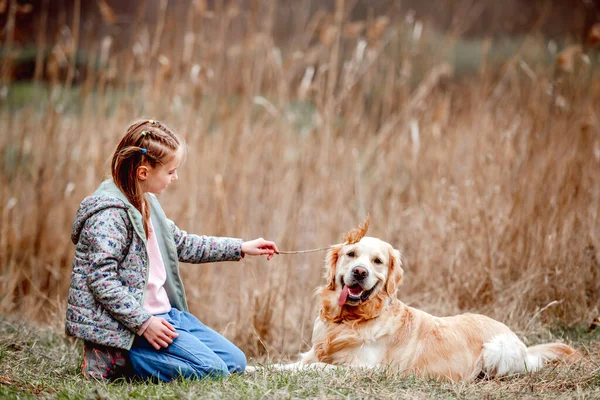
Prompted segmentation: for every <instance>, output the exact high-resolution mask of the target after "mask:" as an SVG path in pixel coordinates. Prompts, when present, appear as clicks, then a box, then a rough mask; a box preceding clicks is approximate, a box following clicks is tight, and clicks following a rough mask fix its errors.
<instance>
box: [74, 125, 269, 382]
mask: <svg viewBox="0 0 600 400" xmlns="http://www.w3.org/2000/svg"><path fill="white" fill-rule="evenodd" d="M185 151H186V149H185V144H184V143H183V141H182V140H181V139H180V138H179V137H178V136H177V135H176V134H174V133H173V132H171V131H170V130H169V128H167V127H166V126H165V125H163V124H161V123H160V122H157V121H152V120H150V121H140V122H136V123H134V124H133V125H131V126H130V127H129V129H128V130H127V133H126V134H125V137H124V138H123V139H122V140H121V142H120V143H119V145H118V147H117V149H116V151H115V153H114V155H113V158H112V165H111V167H112V168H111V169H112V180H108V181H105V182H103V183H102V184H101V185H100V187H99V188H98V189H97V190H96V192H95V193H94V194H93V195H91V196H89V197H87V198H86V199H84V200H83V201H82V202H81V205H80V207H79V211H78V212H77V216H76V217H75V222H74V223H73V232H72V234H71V239H72V241H73V243H74V244H75V245H76V248H75V258H74V261H73V273H72V277H71V286H70V289H69V298H68V306H67V320H66V332H67V334H69V335H71V336H75V337H77V338H80V339H83V340H84V360H83V367H82V372H83V374H84V376H86V377H87V378H89V377H94V378H98V379H102V378H111V377H116V376H120V375H122V374H123V371H124V370H125V369H126V368H125V367H126V366H127V365H126V359H129V361H130V364H131V368H132V369H133V373H134V374H135V375H136V376H140V377H142V378H157V379H161V380H164V381H170V380H172V379H174V378H177V377H186V378H201V377H205V376H211V377H213V376H226V375H228V374H230V373H233V372H237V373H241V372H243V371H244V369H245V367H246V357H245V355H244V353H242V351H241V350H240V349H238V348H237V347H236V346H235V345H233V344H232V343H231V342H229V341H228V340H227V339H225V338H224V337H223V336H221V335H220V334H218V333H217V332H215V331H213V330H212V329H210V328H208V327H207V326H205V325H204V324H202V322H200V321H199V320H198V319H197V318H195V317H194V316H193V315H192V314H190V313H189V312H188V307H187V302H186V298H185V291H184V288H183V284H182V282H181V278H180V277H179V267H178V261H182V262H189V263H206V262H215V261H232V260H233V261H237V260H240V259H241V258H243V257H244V255H246V254H247V255H252V256H254V255H267V260H270V259H271V258H272V257H273V254H276V253H277V252H278V250H277V246H276V245H275V243H273V242H269V241H266V240H264V239H262V238H260V239H256V240H251V241H248V242H244V241H242V240H241V239H234V238H225V237H209V236H197V235H192V234H188V233H186V232H184V231H182V230H180V229H179V228H177V226H176V225H175V223H173V221H171V220H169V219H168V218H167V217H166V216H165V214H164V212H163V210H162V208H161V207H160V204H159V203H158V200H157V199H156V196H155V195H157V194H159V193H161V192H162V191H163V190H164V189H166V188H167V186H169V184H171V182H173V181H174V180H177V168H178V166H179V164H180V163H181V161H182V159H183V158H184V156H185ZM123 350H128V351H123ZM126 355H128V357H125V356H126Z"/></svg>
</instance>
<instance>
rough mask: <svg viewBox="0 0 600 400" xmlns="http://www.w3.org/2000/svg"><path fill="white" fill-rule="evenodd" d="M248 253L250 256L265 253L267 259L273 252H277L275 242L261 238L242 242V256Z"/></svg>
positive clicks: (271, 256)
mask: <svg viewBox="0 0 600 400" xmlns="http://www.w3.org/2000/svg"><path fill="white" fill-rule="evenodd" d="M245 254H248V255H250V256H262V255H265V254H267V260H270V259H271V258H273V255H274V254H279V250H277V245H276V244H275V242H269V241H268V240H265V239H263V238H258V239H254V240H250V241H248V242H244V243H242V256H243V255H245Z"/></svg>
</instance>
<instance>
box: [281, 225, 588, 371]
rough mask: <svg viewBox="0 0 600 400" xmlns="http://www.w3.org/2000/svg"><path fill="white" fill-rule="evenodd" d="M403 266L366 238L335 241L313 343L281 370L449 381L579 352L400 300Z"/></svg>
mask: <svg viewBox="0 0 600 400" xmlns="http://www.w3.org/2000/svg"><path fill="white" fill-rule="evenodd" d="M403 275H404V271H403V269H402V260H401V254H400V251H398V250H396V249H394V248H393V247H392V246H391V245H390V244H389V243H386V242H384V241H382V240H380V239H377V238H374V237H367V236H364V237H362V238H360V239H359V240H357V241H356V242H355V243H349V244H348V243H344V244H340V245H336V246H333V247H332V248H331V249H330V251H329V252H328V254H327V257H326V279H327V284H326V286H324V287H322V288H320V290H319V291H318V294H319V296H320V301H321V308H320V311H319V316H318V317H317V319H316V321H315V324H314V328H313V336H312V343H313V345H312V348H311V349H310V350H309V351H308V352H306V353H303V354H301V358H300V361H298V362H297V363H294V364H287V365H282V364H276V365H275V369H278V370H298V369H304V368H310V367H313V368H314V367H324V368H325V369H328V368H335V366H349V367H365V368H378V367H384V368H390V367H392V368H396V369H397V370H399V371H401V372H402V373H403V374H415V375H418V376H422V377H436V378H445V379H449V380H451V381H464V380H473V379H476V378H484V377H485V378H494V377H500V376H504V375H510V374H518V373H524V372H532V371H536V370H539V369H540V368H541V367H542V365H543V364H544V363H545V362H546V361H550V360H557V359H563V358H567V357H574V356H575V355H576V351H575V350H574V349H573V348H571V347H569V346H567V345H566V344H563V343H549V344H542V345H537V346H532V347H527V346H526V345H525V344H524V343H523V342H522V341H521V340H520V339H519V338H518V337H517V335H516V334H515V333H514V332H512V331H511V330H510V329H509V328H508V327H507V326H506V325H504V324H503V323H501V322H498V321H496V320H494V319H492V318H489V317H486V316H484V315H478V314H462V315H457V316H452V317H435V316H433V315H430V314H428V313H426V312H424V311H421V310H418V309H416V308H413V307H409V306H407V305H405V304H404V303H402V302H401V301H400V300H398V298H397V290H398V286H399V285H400V283H401V282H402V279H403Z"/></svg>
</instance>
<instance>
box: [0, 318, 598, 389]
mask: <svg viewBox="0 0 600 400" xmlns="http://www.w3.org/2000/svg"><path fill="white" fill-rule="evenodd" d="M567 335H568V339H569V341H570V342H572V343H575V344H576V346H577V347H578V348H580V349H581V351H582V352H583V353H584V354H586V357H585V358H584V359H583V360H581V361H580V362H578V363H576V364H572V365H566V364H562V363H559V364H555V365H548V366H546V367H545V368H544V369H542V370H540V371H538V372H536V373H533V374H524V375H515V376H511V377H505V378H502V379H495V380H483V381H476V382H468V383H467V382H459V383H451V382H447V381H443V380H435V379H428V380H426V379H420V378H417V377H414V376H401V375H400V374H398V373H397V372H393V371H391V370H372V371H365V370H351V369H345V368H340V369H339V370H337V371H333V372H332V371H319V370H313V371H303V372H299V373H289V372H282V371H274V370H272V369H270V368H269V367H268V366H267V367H266V368H264V369H262V370H261V371H260V372H257V373H252V374H244V375H242V376H230V377H229V378H227V379H223V380H200V381H191V380H181V381H176V382H172V383H158V384H157V383H152V382H128V381H124V380H119V381H116V382H114V383H109V384H107V383H99V382H90V381H86V380H85V379H83V377H82V376H81V373H80V365H81V354H82V350H81V343H73V342H72V341H68V340H66V339H65V338H64V336H62V334H60V333H59V334H57V333H56V332H53V331H52V330H51V329H47V328H40V327H38V326H36V325H34V324H30V323H23V322H22V321H16V320H14V319H6V318H2V317H0V397H2V398H11V399H12V398H19V399H23V398H40V397H42V398H58V399H90V398H96V399H98V398H100V399H123V398H157V399H182V398H184V399H195V398H199V397H201V398H203V399H223V398H226V399H264V398H268V399H305V398H317V399H398V398H403V399H404V398H406V399H431V398H444V399H507V398H520V399H557V398H560V399H570V398H578V399H597V398H598V397H599V396H600V374H599V368H600V367H599V365H598V363H597V360H598V359H600V358H599V357H600V346H599V345H598V333H596V334H594V335H591V336H589V335H587V334H584V333H582V332H578V331H572V332H568V333H567ZM532 339H535V338H532ZM594 360H596V361H594Z"/></svg>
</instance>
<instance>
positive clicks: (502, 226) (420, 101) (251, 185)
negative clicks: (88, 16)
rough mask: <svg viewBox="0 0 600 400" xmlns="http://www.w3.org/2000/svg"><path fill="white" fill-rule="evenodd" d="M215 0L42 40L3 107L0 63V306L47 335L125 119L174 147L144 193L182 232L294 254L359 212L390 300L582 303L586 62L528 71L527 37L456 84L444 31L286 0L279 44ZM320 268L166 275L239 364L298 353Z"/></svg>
mask: <svg viewBox="0 0 600 400" xmlns="http://www.w3.org/2000/svg"><path fill="white" fill-rule="evenodd" d="M236 4H237V3H235V2H232V3H224V2H219V1H217V2H216V6H215V8H214V9H209V8H208V7H207V6H206V4H205V3H204V2H198V1H196V2H191V3H190V4H189V8H183V9H178V10H175V11H173V12H172V13H171V12H169V11H168V7H167V6H168V4H167V2H166V1H160V2H158V6H159V7H158V9H156V10H152V11H153V12H154V14H155V18H154V19H153V21H152V22H148V21H146V19H145V17H144V16H145V15H146V14H145V13H146V12H147V11H148V10H145V9H143V6H141V7H142V8H141V9H140V12H139V13H138V14H137V15H138V16H137V20H135V21H134V22H133V23H132V26H134V28H132V32H131V34H130V35H122V36H119V35H116V34H115V35H106V36H103V37H95V36H94V29H91V28H89V27H88V28H87V30H86V28H82V33H81V35H79V36H77V35H74V34H69V33H68V32H69V31H68V30H63V31H62V33H61V34H59V35H56V34H55V32H52V33H50V32H42V34H41V35H40V36H39V39H38V43H45V46H47V47H48V48H50V49H51V50H52V51H51V54H50V56H49V57H47V58H44V57H37V58H36V59H37V63H38V65H37V67H36V71H40V70H43V71H44V74H45V76H46V78H47V82H46V83H42V82H41V81H36V83H35V84H34V85H33V90H34V91H35V93H37V96H38V97H37V98H32V99H31V101H30V102H29V103H28V104H26V105H24V106H21V107H17V106H16V105H15V104H14V103H11V100H10V99H14V96H11V94H12V93H17V92H18V91H19V90H22V87H23V85H22V84H18V83H15V82H11V81H10V78H9V77H10V73H9V69H10V68H11V66H12V65H13V64H12V63H11V58H10V57H9V56H7V54H12V53H10V52H9V53H7V52H6V51H5V52H4V53H3V54H4V55H5V56H4V60H3V64H2V65H3V74H2V77H3V82H2V84H3V90H4V91H5V92H4V93H5V94H6V93H7V92H8V93H9V95H8V96H5V97H3V100H1V101H2V103H1V107H2V109H1V111H0V113H1V114H0V115H1V116H0V131H1V132H2V133H1V135H0V151H1V154H2V173H1V182H2V187H1V191H0V263H1V271H2V279H1V283H0V307H1V310H2V312H4V313H10V312H18V313H21V314H22V315H25V316H27V318H32V319H40V320H44V321H46V322H50V323H52V324H55V325H56V326H61V325H62V323H63V322H64V307H65V302H66V293H67V289H68V286H69V278H70V264H71V259H72V255H73V249H74V246H73V244H72V243H71V242H70V240H69V235H70V230H71V224H72V219H73V217H74V215H75V212H76V210H77V206H78V204H79V202H80V201H81V200H82V199H83V198H84V197H85V196H86V195H88V194H90V193H91V192H93V190H94V189H95V188H96V187H97V185H98V184H99V183H100V182H101V180H102V179H103V178H104V177H106V176H107V172H108V165H109V164H108V160H109V158H110V157H111V154H112V151H113V150H114V148H115V147H116V144H117V142H118V139H119V138H120V136H121V135H122V134H123V133H124V130H125V128H126V126H127V125H128V123H129V122H130V121H132V120H134V119H137V118H140V117H144V116H145V117H148V118H153V119H160V120H161V121H163V122H165V123H166V124H168V125H169V126H171V127H172V128H173V129H175V130H176V131H177V132H179V133H180V134H181V135H182V136H184V137H185V138H186V140H187V142H188V144H189V149H190V152H189V156H188V158H187V161H186V163H185V164H184V165H183V166H182V168H181V171H180V178H181V179H180V180H179V182H177V183H176V184H174V185H173V186H172V187H170V188H169V190H168V191H167V192H165V193H164V194H163V195H161V202H162V204H163V207H164V208H165V210H166V212H167V214H168V215H169V216H170V217H171V218H172V219H174V220H175V221H176V222H177V223H178V225H179V226H180V227H181V228H183V229H185V230H188V231H191V232H198V233H202V234H210V235H228V236H237V237H243V238H248V239H249V238H254V237H257V236H263V237H265V238H268V239H272V240H275V241H277V243H278V246H279V248H280V249H282V250H295V249H308V248H314V247H323V246H326V245H328V244H333V243H336V242H337V241H339V239H340V236H341V235H342V234H343V233H344V232H347V231H348V230H350V229H351V228H353V227H355V226H356V225H357V224H358V223H359V222H360V221H362V220H363V219H364V217H365V216H366V214H367V213H368V214H370V215H371V226H370V231H369V234H370V235H372V236H377V237H380V238H382V239H384V240H386V241H388V242H390V243H392V244H393V245H394V246H396V247H397V248H399V249H401V250H402V251H403V257H404V262H405V267H404V269H405V283H404V286H402V288H401V290H400V298H401V299H402V300H404V301H405V302H407V303H410V304H411V305H415V306H418V307H421V308H424V309H425V310H428V311H430V312H433V313H436V314H443V315H445V314H450V313H458V312H466V311H469V312H481V313H486V314H488V315H490V316H492V317H494V318H498V319H500V320H503V321H505V322H506V323H508V324H509V325H511V326H512V327H513V328H515V329H521V330H526V329H532V328H533V327H539V324H547V323H560V324H564V325H569V324H573V323H578V322H581V321H587V319H588V318H590V317H591V316H592V315H593V314H594V313H597V312H598V309H597V307H598V301H599V297H600V281H599V279H598V275H599V273H600V270H599V268H600V266H599V264H598V256H599V255H598V251H599V249H600V243H598V241H599V238H600V235H599V233H600V232H599V228H600V225H599V219H598V212H599V207H600V202H599V201H600V136H599V134H600V130H599V129H600V125H599V120H598V111H597V110H599V109H600V104H599V103H600V84H599V82H600V79H598V73H597V70H596V68H595V66H594V65H595V64H594V62H590V61H589V60H590V57H594V56H593V55H584V54H581V52H576V51H575V52H573V53H572V54H571V53H569V54H568V55H565V54H563V55H562V56H565V57H570V58H569V59H567V60H566V61H568V62H572V64H568V63H564V62H559V63H558V64H555V63H552V62H550V63H548V62H546V59H547V58H552V57H556V56H557V55H555V54H550V55H549V56H548V55H546V57H545V58H544V57H542V58H541V59H540V58H536V57H535V54H538V53H539V52H542V53H543V52H544V51H545V50H544V49H545V47H544V43H543V41H540V39H538V38H537V37H536V36H535V35H531V36H530V37H528V38H527V39H526V41H525V42H523V43H522V46H521V48H520V49H518V50H517V52H516V53H515V54H514V55H513V56H512V57H510V58H507V59H504V60H502V62H500V63H496V64H493V63H492V62H488V60H490V59H491V57H490V54H487V53H485V51H484V53H483V56H482V60H483V62H482V63H480V64H477V65H478V66H477V67H476V69H474V70H470V71H467V72H464V71H459V70H457V69H454V68H453V65H451V64H450V65H449V64H447V63H446V62H445V60H446V58H445V57H447V56H450V58H452V56H453V55H454V54H457V51H458V50H457V48H456V46H457V42H456V40H455V36H453V34H452V33H449V34H448V35H447V36H441V39H440V36H439V35H438V34H436V33H435V32H434V31H433V30H431V29H429V28H428V26H426V25H423V24H422V22H420V21H418V20H417V21H415V20H411V19H399V18H390V17H376V16H372V17H370V18H368V19H367V20H365V21H358V22H357V21H349V20H348V19H347V16H346V15H347V13H346V10H347V7H348V5H347V4H345V2H344V1H340V0H338V1H337V2H336V7H337V8H336V10H334V11H333V12H332V13H326V12H318V13H316V14H311V13H308V12H306V11H305V10H304V9H302V8H300V9H299V10H298V13H297V17H296V19H295V24H294V25H293V27H292V28H290V29H293V34H291V35H289V37H288V40H287V41H286V42H285V44H280V43H279V42H278V41H277V38H276V37H275V36H274V33H273V24H274V21H275V18H276V17H277V15H278V14H277V12H278V10H277V5H276V3H273V2H271V3H262V2H253V3H252V4H253V6H252V7H250V8H243V7H237V6H236ZM75 6H76V7H79V2H75ZM105 6H106V5H105ZM74 11H75V12H74V13H69V14H67V15H71V16H73V15H75V16H76V15H77V11H76V10H74ZM109 22H110V21H107V22H106V23H109ZM66 24H67V26H69V27H70V28H71V30H72V28H74V26H75V24H81V26H83V27H85V26H86V24H85V23H84V21H79V20H78V19H71V20H67V21H66ZM44 26H45V25H44ZM77 32H79V31H78V30H77ZM8 37H10V32H9V35H8ZM440 40H441V43H442V44H441V46H442V47H441V50H442V51H439V52H438V51H436V49H433V50H432V46H433V45H432V43H437V42H436V41H438V42H439V41H440ZM78 42H79V43H85V48H80V49H79V50H77V44H78ZM3 48H4V50H7V51H8V50H11V49H14V51H15V52H16V51H17V49H16V46H15V45H14V43H10V42H9V41H5V42H4V43H3ZM483 48H484V50H485V49H486V48H487V50H488V51H489V46H488V47H486V46H483ZM540 49H542V50H540ZM536 52H537V53H536ZM78 53H79V54H83V53H85V54H86V55H87V58H86V61H85V62H83V63H82V62H78V63H77V64H76V57H77V54H78ZM14 54H16V53H14ZM532 54H533V55H534V56H532ZM15 57H16V56H15ZM586 57H587V58H586ZM75 66H76V68H75ZM567 67H570V68H567ZM76 70H77V71H76ZM41 76H42V74H41V73H37V72H36V77H37V78H41ZM76 77H78V79H75V78H76ZM323 259H324V254H322V253H312V254H303V255H280V256H277V257H276V258H275V259H273V260H272V261H270V262H266V261H265V260H264V259H259V260H257V259H251V260H249V259H247V260H244V261H243V262H241V263H238V264H234V263H223V264H210V265H202V266H193V265H182V267H181V270H182V274H183V278H184V282H185V285H186V289H187V293H188V300H189V302H190V306H191V310H192V311H193V312H194V313H195V314H196V315H198V316H199V317H200V318H201V319H202V320H203V321H205V322H206V323H207V324H209V325H211V326H213V327H214V328H215V329H217V330H219V331H221V332H224V334H225V335H226V336H228V337H229V338H231V339H233V340H234V342H235V343H236V344H238V345H239V346H241V347H242V348H243V349H244V350H245V351H247V352H248V353H249V354H250V355H265V354H266V355H269V356H274V357H275V356H281V355H293V354H295V353H296V352H297V351H299V350H302V349H304V348H305V347H306V343H307V342H309V341H310V333H311V329H312V323H313V320H314V317H315V316H316V306H317V304H316V302H315V299H314V297H313V292H314V289H315V288H316V287H317V286H318V285H320V284H322V283H323V278H322V275H323V270H322V264H323ZM554 301H555V303H553V302H554ZM547 305H550V306H549V307H547V308H546V309H544V310H543V311H542V312H539V311H540V310H542V309H543V308H544V307H546V306H547Z"/></svg>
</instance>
